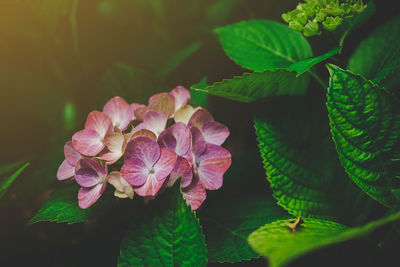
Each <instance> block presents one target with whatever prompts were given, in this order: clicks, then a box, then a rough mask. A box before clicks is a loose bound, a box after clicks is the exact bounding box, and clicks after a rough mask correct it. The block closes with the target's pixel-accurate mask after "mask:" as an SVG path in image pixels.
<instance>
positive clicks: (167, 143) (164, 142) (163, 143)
mask: <svg viewBox="0 0 400 267" xmlns="http://www.w3.org/2000/svg"><path fill="white" fill-rule="evenodd" d="M170 128H171V127H170ZM168 130H169V128H168V129H166V130H164V131H163V132H162V133H161V134H160V136H159V137H158V144H159V145H160V147H168V148H169V149H172V150H175V147H176V139H175V136H173V135H172V134H171V133H170V132H169V131H168Z"/></svg>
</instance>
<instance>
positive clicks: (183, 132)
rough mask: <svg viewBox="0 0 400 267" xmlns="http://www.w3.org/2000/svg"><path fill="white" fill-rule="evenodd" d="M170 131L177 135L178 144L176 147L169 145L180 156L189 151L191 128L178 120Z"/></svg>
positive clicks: (174, 135) (171, 133)
mask: <svg viewBox="0 0 400 267" xmlns="http://www.w3.org/2000/svg"><path fill="white" fill-rule="evenodd" d="M167 131H168V133H169V134H170V135H172V136H173V137H175V140H176V145H175V146H174V147H172V146H167V147H168V148H170V149H172V150H174V151H175V152H176V153H177V154H178V155H179V156H183V155H185V154H187V153H188V151H189V148H190V141H191V139H190V137H191V136H190V135H191V134H190V128H189V127H188V126H186V125H185V124H184V123H182V122H177V123H175V124H173V125H172V126H171V127H169V128H168V129H167Z"/></svg>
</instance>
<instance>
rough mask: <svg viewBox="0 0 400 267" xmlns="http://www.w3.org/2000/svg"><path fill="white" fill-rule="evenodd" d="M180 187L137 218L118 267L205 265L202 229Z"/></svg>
mask: <svg viewBox="0 0 400 267" xmlns="http://www.w3.org/2000/svg"><path fill="white" fill-rule="evenodd" d="M178 188H179V187H178V186H175V187H173V188H170V189H167V191H166V192H165V193H164V194H163V195H159V196H158V197H157V199H156V200H154V201H152V202H151V203H149V204H148V206H147V207H146V209H144V210H143V211H141V212H140V213H138V214H137V215H136V216H134V218H133V220H132V225H131V227H130V229H129V230H128V231H127V233H126V234H125V236H124V239H123V240H122V244H121V252H120V257H119V259H118V266H121V267H123V266H206V264H207V249H206V245H205V242H204V235H203V233H202V231H201V226H200V225H199V222H198V219H197V218H196V215H195V213H194V212H192V211H191V209H190V207H188V206H187V205H186V202H185V200H184V199H183V197H182V194H181V193H180V192H179V189H178Z"/></svg>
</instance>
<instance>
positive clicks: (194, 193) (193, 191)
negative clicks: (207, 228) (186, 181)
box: [182, 182, 207, 210]
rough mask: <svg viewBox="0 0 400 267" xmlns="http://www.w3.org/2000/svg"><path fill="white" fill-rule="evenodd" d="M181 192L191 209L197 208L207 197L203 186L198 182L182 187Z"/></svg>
mask: <svg viewBox="0 0 400 267" xmlns="http://www.w3.org/2000/svg"><path fill="white" fill-rule="evenodd" d="M182 193H183V197H184V198H185V199H186V203H187V204H188V205H189V206H191V207H192V210H197V209H198V208H199V207H200V206H201V204H203V202H204V200H205V199H206V197H207V194H206V190H205V188H204V186H203V185H202V184H201V183H199V182H197V183H195V184H194V185H191V186H189V187H188V188H184V189H182Z"/></svg>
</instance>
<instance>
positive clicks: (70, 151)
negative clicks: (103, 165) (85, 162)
mask: <svg viewBox="0 0 400 267" xmlns="http://www.w3.org/2000/svg"><path fill="white" fill-rule="evenodd" d="M64 156H65V159H66V160H67V161H68V163H69V164H70V165H72V166H75V165H76V163H77V162H78V160H80V159H81V158H82V155H81V154H80V153H79V152H78V151H76V150H75V148H74V147H73V146H72V141H69V142H67V143H66V144H65V146H64Z"/></svg>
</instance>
